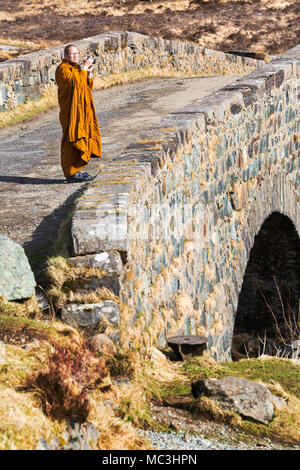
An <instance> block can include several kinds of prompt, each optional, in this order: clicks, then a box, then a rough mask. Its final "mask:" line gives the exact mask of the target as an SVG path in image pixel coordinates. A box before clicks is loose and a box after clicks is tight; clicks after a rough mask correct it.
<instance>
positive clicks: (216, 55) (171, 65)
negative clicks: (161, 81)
mask: <svg viewBox="0 0 300 470" xmlns="http://www.w3.org/2000/svg"><path fill="white" fill-rule="evenodd" d="M74 44H76V45H77V46H78V49H79V52H80V56H81V57H80V60H83V58H84V57H85V56H86V55H87V54H92V55H93V56H94V57H95V58H96V64H95V68H96V71H97V74H98V76H99V77H103V76H107V75H110V74H115V73H121V72H126V71H129V70H134V69H141V68H145V67H152V68H168V69H169V70H174V71H181V72H185V73H192V74H196V73H197V74H224V73H240V72H250V71H251V70H254V68H256V67H257V66H258V65H259V64H261V63H263V62H262V61H260V60H253V59H248V58H245V57H238V56H235V55H231V54H224V53H222V52H217V51H212V50H209V49H205V48H203V47H198V46H196V45H193V44H189V43H183V42H181V41H169V40H164V39H159V38H152V37H148V36H143V35H141V34H138V33H131V32H120V33H108V34H101V35H99V36H93V37H90V38H86V39H83V40H81V41H77V42H75V43H74ZM63 50H64V45H63V46H61V47H53V48H50V49H46V50H42V51H38V52H33V53H31V54H24V55H22V56H20V57H18V58H16V59H13V60H9V61H7V62H2V63H0V111H1V110H2V111H4V110H6V109H11V108H13V107H15V106H17V105H18V104H19V103H25V102H26V101H27V100H37V99H39V98H40V97H41V95H42V92H43V89H44V88H45V87H48V86H55V69H56V67H57V66H58V65H59V63H60V62H61V60H62V57H63Z"/></svg>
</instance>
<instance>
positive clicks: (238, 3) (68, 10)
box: [0, 0, 300, 60]
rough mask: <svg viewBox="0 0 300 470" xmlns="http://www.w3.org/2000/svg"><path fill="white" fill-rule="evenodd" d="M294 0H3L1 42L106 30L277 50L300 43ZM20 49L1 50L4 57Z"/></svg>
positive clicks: (71, 37) (59, 39) (37, 42)
mask: <svg viewBox="0 0 300 470" xmlns="http://www.w3.org/2000/svg"><path fill="white" fill-rule="evenodd" d="M299 13H300V4H299V2H295V1H294V0H174V1H170V0H154V1H149V0H144V1H139V0H56V1H53V0H50V1H46V0H14V1H13V2H11V1H9V0H0V43H2V44H16V45H19V46H21V49H20V50H19V51H18V53H20V52H21V53H22V52H27V51H29V50H32V49H40V48H44V47H47V46H52V45H58V44H64V43H67V42H70V41H75V40H78V39H81V38H83V37H89V36H93V35H96V34H101V33H104V32H106V31H121V30H123V31H126V30H127V31H135V32H139V33H142V34H146V35H152V36H158V37H163V38H166V39H182V40H186V41H191V42H194V43H196V44H199V45H202V46H205V47H208V48H212V49H216V50H221V51H231V50H235V51H252V52H257V51H264V52H266V53H268V54H278V53H281V52H283V51H285V50H287V49H290V48H292V47H294V46H295V45H296V44H298V43H299V42H300V29H299ZM14 54H16V52H14V51H12V52H2V53H1V56H0V60H1V59H2V60H5V59H6V58H9V57H12V56H13V55H14Z"/></svg>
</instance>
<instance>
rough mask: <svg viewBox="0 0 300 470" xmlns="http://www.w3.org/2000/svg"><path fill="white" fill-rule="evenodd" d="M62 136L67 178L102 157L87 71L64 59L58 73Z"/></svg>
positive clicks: (62, 158) (62, 154) (64, 169)
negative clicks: (93, 157)
mask: <svg viewBox="0 0 300 470" xmlns="http://www.w3.org/2000/svg"><path fill="white" fill-rule="evenodd" d="M55 80H56V83H57V86H58V102H59V107H60V113H59V120H60V123H61V127H62V131H63V136H62V141H61V165H62V169H63V172H64V175H65V177H68V176H71V175H74V173H77V171H79V170H81V169H82V168H83V167H85V165H87V163H88V162H89V160H90V158H91V154H94V155H95V156H97V157H101V136H100V129H99V124H98V120H97V116H96V111H95V105H94V100H93V96H92V88H93V79H88V78H87V72H86V70H82V69H81V67H80V66H79V65H73V64H70V63H69V62H68V61H67V60H63V61H62V63H61V64H60V65H59V66H58V67H57V69H56V71H55Z"/></svg>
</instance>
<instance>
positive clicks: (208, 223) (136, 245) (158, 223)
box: [69, 42, 300, 360]
mask: <svg viewBox="0 0 300 470" xmlns="http://www.w3.org/2000/svg"><path fill="white" fill-rule="evenodd" d="M170 43H171V42H170ZM186 54H188V52H187V51H186ZM249 61H250V59H249ZM249 63H250V62H249ZM259 65H260V67H257V64H256V65H255V67H254V68H255V70H253V71H252V72H251V73H249V74H248V75H245V76H242V77H241V78H239V79H238V80H236V81H235V82H234V83H232V84H231V85H227V86H225V87H224V88H222V89H220V90H218V91H217V92H214V93H212V94H210V95H209V96H206V97H203V98H201V99H198V100H196V101H194V102H193V103H192V104H190V105H188V106H187V107H183V108H182V109H177V110H176V111H173V112H172V113H171V114H169V115H168V116H167V117H165V118H163V120H161V121H160V122H159V123H156V124H155V125H154V126H152V127H151V128H150V129H148V130H147V131H146V132H145V133H144V134H142V135H141V136H140V139H139V140H138V141H137V142H135V143H133V144H132V145H129V146H128V147H127V148H126V149H125V150H124V151H123V152H122V153H121V154H120V155H119V156H117V157H116V158H115V159H114V160H113V161H110V162H104V165H103V169H102V171H101V172H100V173H99V174H98V176H97V177H96V178H95V179H94V181H93V182H92V183H91V184H89V185H88V186H87V188H86V190H85V191H84V193H83V195H82V196H81V197H80V198H79V199H78V201H77V204H76V208H75V211H74V214H73V218H72V229H71V230H72V243H73V254H72V258H70V259H69V262H70V263H71V264H74V265H76V264H77V265H86V266H88V265H90V263H93V262H94V263H96V262H97V260H98V261H99V262H100V265H101V266H103V267H104V268H103V269H104V271H106V273H107V274H108V275H109V276H110V277H111V281H112V282H114V283H115V285H117V288H116V289H115V294H117V295H118V301H117V304H118V309H119V314H120V316H119V320H118V321H117V322H116V323H115V324H113V325H111V326H110V327H109V328H108V329H107V330H106V331H107V333H108V334H109V335H110V336H111V337H112V338H114V340H115V341H117V342H119V343H121V344H123V345H127V346H128V345H129V346H131V347H137V348H138V347H140V346H143V345H145V344H146V345H147V344H158V345H159V346H161V347H163V346H164V345H165V341H166V338H167V337H168V336H173V335H176V334H201V335H205V336H207V337H208V340H209V342H208V348H209V351H210V354H211V355H212V357H214V358H215V359H217V360H223V359H228V358H230V354H231V346H232V338H233V333H234V327H235V323H236V320H238V318H237V317H238V315H239V313H238V314H237V312H238V304H239V299H240V296H241V291H242V285H243V280H244V279H245V278H246V277H247V276H248V277H249V276H250V277H251V276H252V278H253V276H254V275H255V272H257V271H259V269H258V268H257V266H256V267H255V268H253V269H252V272H251V273H250V274H247V276H245V273H246V269H247V265H248V267H249V260H250V257H251V256H250V255H251V253H253V249H252V248H255V244H256V240H257V239H258V238H259V236H260V234H261V233H262V232H263V234H265V239H264V245H263V246H264V247H265V248H264V249H261V250H260V253H259V255H258V258H257V260H258V263H260V264H259V266H260V268H261V272H264V269H263V266H265V265H266V264H267V263H268V262H270V259H269V258H268V259H263V258H264V256H267V252H268V246H269V245H270V244H271V243H272V240H273V239H275V238H276V243H275V245H274V247H273V248H274V249H273V251H272V252H271V254H269V257H270V256H271V258H272V260H273V258H274V259H276V257H280V256H281V254H282V252H283V251H284V250H286V251H285V253H287V257H286V258H284V257H283V259H282V264H281V265H280V266H279V267H278V269H277V271H278V272H279V273H280V272H281V274H282V273H284V276H286V275H287V271H286V270H285V265H288V266H289V268H290V270H291V272H293V273H294V274H293V276H291V280H292V283H291V284H292V285H293V286H294V288H295V289H294V290H295V292H296V294H295V295H296V296H297V295H298V293H299V279H298V276H297V274H295V273H296V271H297V262H298V264H299V260H298V258H299V256H298V255H299V245H298V235H297V232H298V233H300V232H299V231H300V211H299V207H300V206H299V197H300V194H299V184H300V177H299V168H300V154H299V132H300V121H299V98H300V95H299V77H300V46H297V47H295V48H294V49H292V50H290V51H287V52H286V53H284V54H282V55H281V56H279V57H276V58H275V59H274V60H272V61H271V62H269V63H265V64H264V65H262V66H261V64H259ZM266 224H267V225H266ZM283 226H284V227H285V228H286V227H287V226H288V228H287V229H286V230H285V229H284V230H283V229H282V227H283ZM281 230H283V232H282V231H281ZM287 231H288V232H289V234H290V239H288V240H285V242H284V243H283V245H284V247H283V246H281V236H282V237H285V236H286V233H287ZM288 236H289V235H288ZM260 248H261V247H260ZM116 260H117V261H118V262H117V263H116ZM272 260H271V261H272ZM273 261H274V260H273ZM273 261H272V262H273ZM101 263H102V264H101ZM271 264H272V263H271ZM298 268H299V267H298ZM272 273H273V271H272V268H270V276H271V274H272ZM298 273H299V269H298ZM275 274H276V272H275ZM254 277H255V276H254ZM271 277H272V276H271ZM261 278H262V276H260V278H257V281H260V280H261ZM268 282H269V281H268ZM251 289H252V287H249V288H248V291H251ZM248 293H249V292H248ZM250 297H251V295H250ZM248 298H249V296H248V297H247V298H246V299H248ZM298 298H299V295H298ZM298 298H297V300H298ZM240 300H241V299H240ZM247 302H248V300H245V299H244V301H243V302H242V303H243V305H244V307H243V308H242V313H241V314H240V315H241V317H240V320H239V321H240V322H241V323H243V322H244V321H246V322H247V314H246V313H245V304H247ZM86 307H87V308H92V307H91V305H89V306H86ZM249 315H250V314H249ZM260 315H261V316H260ZM251 318H252V320H251V321H250V323H249V324H250V326H249V328H250V329H251V328H252V329H255V325H256V323H259V322H260V321H261V322H262V328H263V326H264V322H265V317H263V316H262V314H261V313H260V311H257V310H255V308H254V307H253V306H252V317H251ZM241 319H242V321H241Z"/></svg>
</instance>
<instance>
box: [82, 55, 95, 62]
mask: <svg viewBox="0 0 300 470" xmlns="http://www.w3.org/2000/svg"><path fill="white" fill-rule="evenodd" d="M86 60H91V62H92V64H94V63H95V59H94V57H92V56H91V55H88V56H87V57H86V58H85V59H84V62H85V61H86Z"/></svg>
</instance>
